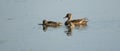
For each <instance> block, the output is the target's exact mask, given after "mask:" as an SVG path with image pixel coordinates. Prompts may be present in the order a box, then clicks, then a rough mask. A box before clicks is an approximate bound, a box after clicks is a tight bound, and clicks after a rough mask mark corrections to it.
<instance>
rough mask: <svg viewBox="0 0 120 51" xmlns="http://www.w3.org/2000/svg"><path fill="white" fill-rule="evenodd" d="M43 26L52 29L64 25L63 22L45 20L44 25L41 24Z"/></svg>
mask: <svg viewBox="0 0 120 51" xmlns="http://www.w3.org/2000/svg"><path fill="white" fill-rule="evenodd" d="M41 25H45V26H51V27H57V26H61V25H62V23H61V22H55V21H47V20H43V24H41Z"/></svg>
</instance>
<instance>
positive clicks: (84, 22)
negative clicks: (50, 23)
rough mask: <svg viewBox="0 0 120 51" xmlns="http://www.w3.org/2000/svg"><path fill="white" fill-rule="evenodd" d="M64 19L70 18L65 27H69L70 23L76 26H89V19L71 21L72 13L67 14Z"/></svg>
mask: <svg viewBox="0 0 120 51" xmlns="http://www.w3.org/2000/svg"><path fill="white" fill-rule="evenodd" d="M64 18H68V19H67V21H66V22H65V23H64V24H65V25H68V24H69V22H72V23H73V24H75V25H83V24H87V22H88V19H87V18H81V19H75V20H71V19H72V14H71V13H67V14H66V16H65V17H64Z"/></svg>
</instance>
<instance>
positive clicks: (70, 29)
mask: <svg viewBox="0 0 120 51" xmlns="http://www.w3.org/2000/svg"><path fill="white" fill-rule="evenodd" d="M86 27H87V24H85V25H77V26H74V25H70V26H66V29H67V30H65V31H64V32H65V33H66V35H67V36H72V32H73V30H74V29H75V30H85V29H86Z"/></svg>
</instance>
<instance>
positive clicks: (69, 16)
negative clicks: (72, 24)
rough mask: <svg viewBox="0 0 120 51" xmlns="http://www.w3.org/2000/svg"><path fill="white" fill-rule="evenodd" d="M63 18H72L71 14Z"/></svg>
mask: <svg viewBox="0 0 120 51" xmlns="http://www.w3.org/2000/svg"><path fill="white" fill-rule="evenodd" d="M64 18H72V14H71V13H67V14H66V16H65V17H64Z"/></svg>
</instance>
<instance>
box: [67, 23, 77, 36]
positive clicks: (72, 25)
mask: <svg viewBox="0 0 120 51" xmlns="http://www.w3.org/2000/svg"><path fill="white" fill-rule="evenodd" d="M74 27H75V25H74V24H73V23H72V22H69V24H68V25H67V26H66V29H67V30H66V31H65V33H66V34H67V36H72V32H73V29H74Z"/></svg>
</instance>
